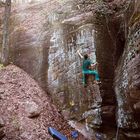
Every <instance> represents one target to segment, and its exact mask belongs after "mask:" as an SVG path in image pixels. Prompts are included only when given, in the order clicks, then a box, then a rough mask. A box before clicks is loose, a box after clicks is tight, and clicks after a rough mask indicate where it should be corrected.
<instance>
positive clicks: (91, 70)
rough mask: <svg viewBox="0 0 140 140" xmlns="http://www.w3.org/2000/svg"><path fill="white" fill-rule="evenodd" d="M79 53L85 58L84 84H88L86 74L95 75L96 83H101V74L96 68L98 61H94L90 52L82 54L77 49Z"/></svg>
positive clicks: (83, 69) (83, 66) (83, 65)
mask: <svg viewBox="0 0 140 140" xmlns="http://www.w3.org/2000/svg"><path fill="white" fill-rule="evenodd" d="M77 53H78V54H79V56H80V58H82V59H83V64H82V74H83V84H84V85H86V76H85V75H94V76H95V81H94V83H96V84H99V83H100V82H99V80H100V78H99V74H98V72H97V70H95V67H96V65H97V62H96V63H92V62H91V60H90V58H89V56H88V54H85V55H84V56H82V55H81V53H80V51H79V50H78V51H77Z"/></svg>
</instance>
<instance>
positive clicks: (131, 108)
mask: <svg viewBox="0 0 140 140" xmlns="http://www.w3.org/2000/svg"><path fill="white" fill-rule="evenodd" d="M128 13H129V14H128ZM125 16H126V25H127V26H128V30H127V32H128V33H127V34H126V44H125V49H124V52H123V55H122V58H121V59H120V61H119V63H118V67H117V69H116V74H115V92H116V97H117V102H118V113H117V116H118V126H119V127H121V128H123V129H131V130H132V129H137V128H138V127H139V122H140V119H139V118H138V116H139V115H138V114H139V100H140V98H139V94H140V2H139V1H137V0H136V1H134V2H131V5H130V7H129V9H128V11H127V13H126V14H125ZM135 137H136V136H135ZM131 138H133V136H132V135H131Z"/></svg>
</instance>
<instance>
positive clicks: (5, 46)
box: [1, 0, 11, 65]
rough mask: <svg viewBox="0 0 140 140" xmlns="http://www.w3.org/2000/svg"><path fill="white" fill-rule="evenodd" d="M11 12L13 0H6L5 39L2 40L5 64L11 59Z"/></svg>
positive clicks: (2, 55)
mask: <svg viewBox="0 0 140 140" xmlns="http://www.w3.org/2000/svg"><path fill="white" fill-rule="evenodd" d="M10 13H11V0H6V1H5V13H4V20H3V41H2V54H1V62H2V63H3V64H4V65H7V64H8V59H9V23H10V22H9V21H10Z"/></svg>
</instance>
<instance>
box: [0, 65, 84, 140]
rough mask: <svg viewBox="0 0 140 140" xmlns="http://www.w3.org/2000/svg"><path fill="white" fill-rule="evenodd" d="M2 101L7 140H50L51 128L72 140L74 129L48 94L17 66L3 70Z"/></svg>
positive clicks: (0, 74)
mask: <svg viewBox="0 0 140 140" xmlns="http://www.w3.org/2000/svg"><path fill="white" fill-rule="evenodd" d="M0 98H1V99H0V114H1V117H2V118H3V119H4V121H5V127H4V129H5V130H4V131H5V134H6V136H5V138H4V140H49V139H51V136H50V135H49V134H48V127H49V126H52V127H55V128H56V129H58V130H59V131H61V132H62V133H64V134H65V135H67V136H68V137H70V132H71V130H72V129H71V128H70V127H69V126H68V124H67V123H66V121H65V120H64V119H63V117H62V116H61V115H60V114H59V113H58V110H57V109H56V107H55V106H54V105H53V104H52V103H51V100H50V99H49V98H48V96H47V95H46V94H45V92H44V91H43V90H42V89H41V88H40V87H39V86H38V84H37V83H36V82H35V81H34V80H33V79H32V78H30V76H29V75H27V74H26V73H25V72H24V71H23V70H21V69H19V68H18V67H16V66H14V65H10V66H8V67H6V68H4V69H2V70H0ZM82 139H84V138H81V139H80V140H82Z"/></svg>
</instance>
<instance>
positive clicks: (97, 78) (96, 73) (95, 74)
mask: <svg viewBox="0 0 140 140" xmlns="http://www.w3.org/2000/svg"><path fill="white" fill-rule="evenodd" d="M88 74H93V75H94V76H95V80H96V81H99V80H100V78H99V74H98V72H97V71H96V70H88Z"/></svg>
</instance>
